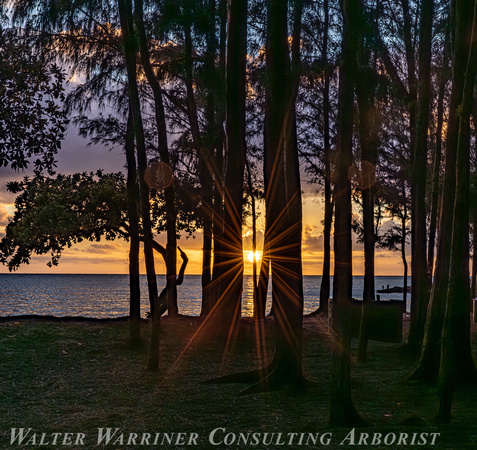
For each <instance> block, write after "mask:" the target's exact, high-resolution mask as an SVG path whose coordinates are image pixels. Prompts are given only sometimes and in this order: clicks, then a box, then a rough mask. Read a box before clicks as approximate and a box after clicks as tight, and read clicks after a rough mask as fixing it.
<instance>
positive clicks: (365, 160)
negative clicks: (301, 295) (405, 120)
mask: <svg viewBox="0 0 477 450" xmlns="http://www.w3.org/2000/svg"><path fill="white" fill-rule="evenodd" d="M360 29H361V30H362V31H361V34H362V35H361V36H360V42H361V51H360V53H361V64H360V67H361V69H360V73H359V75H358V77H357V80H356V97H357V100H358V111H359V114H358V115H359V137H360V145H361V195H362V199H363V234H364V291H363V312H362V320H361V327H360V339H359V353H358V359H359V360H360V361H365V360H366V348H367V343H368V333H367V326H368V313H369V303H370V302H371V301H374V298H375V297H374V292H375V286H374V247H375V228H374V198H375V183H376V160H377V154H378V143H379V129H380V124H381V121H380V119H379V117H378V111H377V108H376V106H375V104H374V97H375V79H376V74H375V67H372V68H370V67H369V66H368V64H369V51H368V50H367V49H366V48H365V45H366V42H365V40H364V29H365V28H364V23H363V24H361V27H360Z"/></svg>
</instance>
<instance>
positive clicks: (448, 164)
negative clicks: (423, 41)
mask: <svg viewBox="0 0 477 450" xmlns="http://www.w3.org/2000/svg"><path fill="white" fill-rule="evenodd" d="M460 1H462V0H454V1H453V3H452V7H451V8H452V10H455V7H456V2H460ZM467 15H469V14H467ZM453 20H455V19H453ZM459 20H461V23H460V25H459V27H458V28H456V27H455V22H454V21H453V22H452V28H451V30H452V38H453V40H452V48H453V50H452V88H451V97H450V105H449V118H448V125H447V139H446V151H445V175H444V186H443V192H442V204H443V205H454V200H455V188H456V158H457V138H458V131H459V129H458V123H459V122H458V120H459V119H458V108H459V105H460V104H461V102H462V94H463V85H464V74H465V70H466V64H467V59H468V46H467V47H466V46H465V45H463V44H462V42H465V40H466V37H465V36H470V20H467V21H466V20H465V19H464V18H463V17H460V19H459ZM455 30H456V31H455ZM457 38H458V39H457ZM467 39H468V38H467ZM466 49H467V50H466ZM449 207H450V206H447V208H441V216H440V220H439V224H440V225H439V238H438V243H437V257H436V268H435V271H434V281H433V285H432V292H431V300H430V304H429V308H428V312H427V322H426V328H425V333H424V341H423V348H422V351H421V357H420V361H419V366H418V368H417V369H416V370H415V371H414V373H413V374H412V375H411V378H414V379H422V380H426V381H430V382H432V381H436V380H437V375H438V372H439V365H440V355H441V338H442V325H443V319H444V314H445V310H446V299H447V288H448V283H449V270H450V255H451V248H452V225H453V224H452V220H453V217H452V214H449V211H448V208H449Z"/></svg>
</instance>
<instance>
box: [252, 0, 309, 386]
mask: <svg viewBox="0 0 477 450" xmlns="http://www.w3.org/2000/svg"><path fill="white" fill-rule="evenodd" d="M300 3H301V2H296V3H295V8H296V9H295V18H294V33H293V35H294V38H293V40H294V42H293V44H294V45H293V44H292V54H293V56H294V59H293V61H292V63H290V58H289V53H288V42H287V6H288V5H287V4H288V2H287V0H277V1H274V2H271V3H270V4H269V5H268V29H267V31H268V38H267V81H268V89H269V92H268V95H267V98H268V101H267V113H266V121H267V124H266V132H267V135H266V136H265V139H266V141H267V144H266V146H265V148H266V151H267V155H266V158H265V164H266V166H265V172H266V185H265V190H266V191H265V205H266V210H267V234H268V239H269V241H268V245H269V251H270V261H271V270H272V296H273V317H274V320H275V329H276V351H275V357H274V360H273V362H272V364H271V366H270V371H269V373H268V375H267V377H266V378H264V379H263V380H261V384H262V388H263V386H266V387H267V388H275V387H280V386H282V385H284V384H301V383H302V382H303V375H302V365H301V341H302V322H303V283H302V268H301V232H302V209H301V191H300V174H299V164H298V151H297V137H296V127H295V113H294V109H295V99H296V94H297V90H296V89H297V88H298V85H297V84H295V83H296V80H295V79H294V71H293V68H297V67H298V60H297V59H299V53H298V54H297V52H299V47H298V43H299V36H300V32H299V26H298V22H300V21H301V7H302V5H300ZM297 48H298V50H297Z"/></svg>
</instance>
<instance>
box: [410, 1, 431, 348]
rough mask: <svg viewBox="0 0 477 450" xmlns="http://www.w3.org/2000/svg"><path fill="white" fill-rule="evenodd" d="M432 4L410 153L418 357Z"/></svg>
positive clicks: (422, 44) (425, 11) (424, 21)
mask: <svg viewBox="0 0 477 450" xmlns="http://www.w3.org/2000/svg"><path fill="white" fill-rule="evenodd" d="M433 17H434V1H433V0H423V1H422V3H421V25H420V28H419V99H418V105H419V106H418V114H417V129H416V141H415V147H414V150H413V168H412V177H411V183H412V185H413V186H414V198H413V199H412V200H411V201H412V202H413V209H412V217H413V218H414V221H413V224H414V227H415V229H414V228H413V236H414V238H413V252H412V255H413V257H412V288H411V289H412V294H411V324H410V329H409V338H408V342H407V349H408V351H409V353H410V354H412V355H416V356H418V355H419V354H420V352H421V346H422V339H423V337H424V327H425V322H426V312H427V306H428V304H429V291H428V283H427V259H426V241H427V232H426V172H427V136H428V128H429V109H430V98H431V44H432V22H433Z"/></svg>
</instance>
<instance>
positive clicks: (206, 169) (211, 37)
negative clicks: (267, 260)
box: [199, 0, 220, 316]
mask: <svg viewBox="0 0 477 450" xmlns="http://www.w3.org/2000/svg"><path fill="white" fill-rule="evenodd" d="M209 15H210V17H209V21H210V22H209V28H208V30H207V55H206V60H205V66H206V70H207V71H208V73H209V74H216V73H217V69H216V67H215V58H216V56H217V54H216V53H217V41H216V29H215V19H216V17H217V11H216V6H215V0H209ZM215 79H216V76H212V82H211V83H208V85H207V95H206V118H207V127H208V130H207V131H208V132H207V135H208V139H207V148H208V149H209V151H208V155H207V156H208V158H207V159H206V158H205V157H204V155H202V154H201V153H199V158H200V182H201V186H202V200H203V203H204V205H205V208H204V209H203V217H202V220H203V222H204V228H203V231H204V238H203V247H202V309H201V316H204V315H208V314H209V313H210V312H211V310H212V307H213V305H212V296H211V292H210V283H211V282H212V239H213V217H214V209H213V179H212V174H213V170H211V169H210V164H212V165H214V166H215V164H214V161H213V153H214V152H213V147H214V143H215V142H216V141H217V138H216V135H217V134H218V133H217V131H216V130H217V128H218V127H219V128H220V124H217V122H216V111H215V109H216V102H215V99H214V97H215V95H214V94H215V92H214V91H216V90H217V88H216V87H215V86H214V85H213V84H215V83H213V81H214V80H215ZM219 179H220V178H219Z"/></svg>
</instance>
